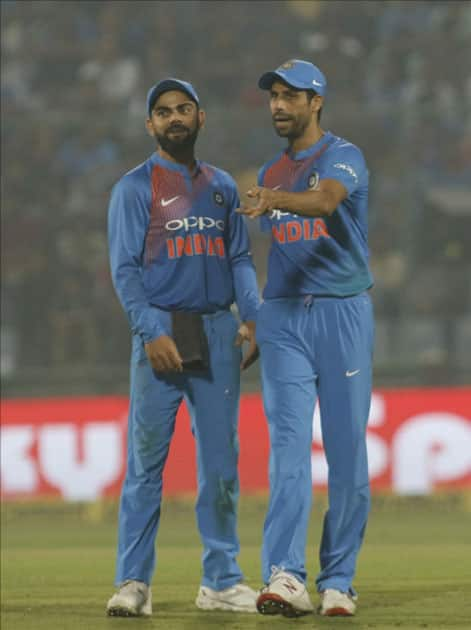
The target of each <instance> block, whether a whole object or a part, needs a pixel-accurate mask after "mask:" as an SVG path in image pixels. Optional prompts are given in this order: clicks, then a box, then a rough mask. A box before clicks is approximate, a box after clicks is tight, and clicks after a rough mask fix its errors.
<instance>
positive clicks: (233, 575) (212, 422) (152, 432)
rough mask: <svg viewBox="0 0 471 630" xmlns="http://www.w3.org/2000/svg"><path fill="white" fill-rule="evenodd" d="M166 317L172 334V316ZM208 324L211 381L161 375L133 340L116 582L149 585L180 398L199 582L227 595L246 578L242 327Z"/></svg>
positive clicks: (216, 319) (218, 316) (228, 320)
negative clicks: (189, 447) (192, 456)
mask: <svg viewBox="0 0 471 630" xmlns="http://www.w3.org/2000/svg"><path fill="white" fill-rule="evenodd" d="M168 319H169V321H168V326H169V330H170V315H168ZM203 319H204V327H205V331H206V334H207V337H208V342H209V349H210V370H209V373H208V375H206V376H196V375H194V374H192V375H190V374H165V375H163V374H157V373H156V372H155V371H153V370H152V368H151V366H150V363H149V361H148V359H147V356H146V353H145V350H144V346H143V342H142V340H141V338H140V337H139V336H138V335H134V337H133V347H132V356H131V401H130V412H129V423H128V447H127V448H128V462H127V472H126V478H125V481H124V485H123V489H122V494H121V502H120V512H119V539H118V555H117V569H116V584H120V583H121V582H123V581H124V580H127V579H134V580H140V581H142V582H145V583H146V584H150V583H151V581H152V575H153V572H154V568H155V563H156V553H155V539H156V535H157V530H158V526H159V520H160V505H161V499H162V472H163V470H164V466H165V462H166V459H167V455H168V451H169V446H170V442H171V439H172V435H173V432H174V428H175V417H176V414H177V410H178V408H179V406H180V404H181V402H182V400H183V398H185V400H186V402H187V405H188V408H189V410H190V415H191V429H192V432H193V435H194V437H195V441H196V450H197V467H198V497H197V502H196V516H197V522H198V528H199V532H200V536H201V540H202V543H203V546H204V553H203V578H202V584H203V585H205V586H209V587H210V588H212V589H214V590H223V589H225V588H228V587H230V586H232V585H234V584H236V583H237V582H240V581H241V580H242V573H241V571H240V568H239V566H238V564H237V561H236V556H237V555H238V553H239V540H238V536H237V528H236V518H237V502H238V497H239V480H238V472H237V470H238V469H237V464H238V453H239V444H238V432H237V425H238V412H239V393H240V361H241V351H240V348H236V347H234V341H235V337H236V334H237V329H238V324H237V322H236V320H235V318H234V316H233V315H232V313H231V312H229V311H219V312H218V313H215V314H214V315H204V316H203Z"/></svg>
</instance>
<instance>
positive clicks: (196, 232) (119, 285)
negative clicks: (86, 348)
mask: <svg viewBox="0 0 471 630" xmlns="http://www.w3.org/2000/svg"><path fill="white" fill-rule="evenodd" d="M238 207H239V197H238V194H237V188H236V185H235V182H234V180H233V179H232V178H231V177H230V175H228V173H226V172H225V171H222V170H220V169H217V168H215V167H214V166H211V165H209V164H206V163H204V162H199V161H198V162H197V164H196V168H195V170H194V171H193V172H191V173H190V171H189V170H188V168H187V167H186V166H182V165H180V164H176V163H174V162H170V161H168V160H165V159H164V158H163V157H161V156H160V155H159V154H158V153H154V154H153V155H152V156H151V157H150V158H149V159H148V160H146V162H144V163H143V164H141V165H140V166H138V167H136V168H135V169H134V170H132V171H130V172H129V173H127V174H126V175H124V176H123V177H122V178H121V179H120V180H119V181H118V183H117V184H116V185H115V186H114V188H113V191H112V194H111V200H110V205H109V215H108V218H109V221H108V235H109V246H110V263H111V274H112V278H113V284H114V286H115V289H116V292H117V294H118V297H119V299H120V301H121V303H122V305H123V307H124V309H125V311H126V313H127V315H128V318H129V321H130V323H131V327H132V330H133V332H137V333H139V334H140V335H141V336H142V337H143V339H144V341H146V342H147V341H150V340H151V339H154V338H155V337H158V336H159V335H161V334H168V331H165V330H164V329H163V326H162V318H161V314H159V309H162V310H164V311H170V310H186V311H193V312H199V313H213V312H215V311H217V310H220V309H226V308H229V307H230V305H231V304H232V303H233V302H234V301H235V302H236V303H237V306H238V308H239V312H240V315H241V318H242V320H244V321H245V320H253V319H255V317H256V311H257V308H258V290H257V284H256V277H255V269H254V266H253V263H252V260H251V255H250V245H249V237H248V233H247V228H246V225H245V223H244V219H243V217H242V216H241V215H239V214H238V213H236V212H235V210H236V208H238ZM155 307H158V308H155Z"/></svg>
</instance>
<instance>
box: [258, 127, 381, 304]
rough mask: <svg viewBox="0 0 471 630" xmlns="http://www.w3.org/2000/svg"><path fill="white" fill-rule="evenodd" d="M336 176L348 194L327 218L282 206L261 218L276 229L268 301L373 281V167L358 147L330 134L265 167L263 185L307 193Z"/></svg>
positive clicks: (343, 291)
mask: <svg viewBox="0 0 471 630" xmlns="http://www.w3.org/2000/svg"><path fill="white" fill-rule="evenodd" d="M321 179H335V180H338V181H339V182H341V183H342V184H343V185H344V186H345V188H346V189H347V191H348V196H347V198H346V199H345V200H344V201H343V202H342V203H341V204H340V205H339V206H338V208H337V209H336V210H335V212H334V213H333V214H332V215H331V216H329V217H326V218H308V217H304V216H298V215H296V214H293V213H289V212H283V211H282V210H272V211H271V212H270V213H267V214H265V215H263V216H262V217H261V226H262V229H264V230H271V233H272V245H271V249H270V255H269V261H268V279H267V284H266V287H265V290H264V293H263V297H264V298H265V299H270V298H277V297H290V296H299V295H307V294H312V295H317V296H333V297H335V296H338V297H345V296H349V295H355V294H357V293H360V292H361V291H364V290H365V289H368V288H370V287H371V286H372V284H373V279H372V276H371V273H370V270H369V267H368V257H369V254H368V246H367V234H368V222H367V211H368V170H367V167H366V163H365V160H364V158H363V155H362V152H361V151H360V149H359V148H358V147H356V146H355V145H353V144H351V143H350V142H347V141H346V140H344V139H343V138H339V137H337V136H335V135H333V134H332V133H330V132H327V133H325V134H324V135H323V136H322V137H321V138H320V139H319V141H318V142H316V143H315V144H314V145H312V146H311V147H309V149H306V150H305V151H301V152H299V153H296V154H291V153H289V152H288V151H283V152H281V153H280V154H278V155H277V156H276V157H275V158H274V159H272V160H270V161H269V162H267V163H266V164H265V165H264V166H263V167H262V168H261V170H260V173H259V179H258V182H259V185H260V186H264V187H266V188H272V189H274V190H277V189H282V190H286V191H291V192H302V191H305V190H309V189H311V190H313V189H315V188H316V186H317V184H318V182H319V180H321Z"/></svg>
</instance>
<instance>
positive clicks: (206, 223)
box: [165, 216, 225, 232]
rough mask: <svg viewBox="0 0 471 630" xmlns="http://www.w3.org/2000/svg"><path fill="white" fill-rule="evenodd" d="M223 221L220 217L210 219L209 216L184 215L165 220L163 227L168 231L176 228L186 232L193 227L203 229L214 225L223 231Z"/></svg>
mask: <svg viewBox="0 0 471 630" xmlns="http://www.w3.org/2000/svg"><path fill="white" fill-rule="evenodd" d="M224 226H225V223H224V221H223V220H222V219H212V218H211V217H193V216H192V217H185V218H184V219H172V220H171V221H167V223H166V224H165V228H166V229H167V230H169V231H170V232H173V231H176V230H185V232H188V231H189V230H191V229H193V228H195V229H197V230H200V231H203V230H205V229H208V228H213V227H215V228H216V229H217V230H220V231H221V232H222V231H224Z"/></svg>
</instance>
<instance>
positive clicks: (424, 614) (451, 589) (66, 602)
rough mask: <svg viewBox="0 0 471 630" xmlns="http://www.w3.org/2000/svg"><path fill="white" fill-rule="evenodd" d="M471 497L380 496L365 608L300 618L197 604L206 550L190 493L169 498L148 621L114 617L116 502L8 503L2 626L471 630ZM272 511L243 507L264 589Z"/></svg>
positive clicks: (366, 558) (248, 560)
mask: <svg viewBox="0 0 471 630" xmlns="http://www.w3.org/2000/svg"><path fill="white" fill-rule="evenodd" d="M469 503H470V498H469V496H468V497H466V496H463V495H460V496H455V497H441V498H438V499H434V500H405V499H403V500H396V499H393V498H390V499H387V500H384V499H376V501H375V505H374V509H373V512H372V516H371V520H370V524H369V528H368V532H367V536H366V542H365V545H364V548H363V551H362V554H361V556H360V561H359V567H358V575H357V580H356V582H355V585H356V587H357V589H358V591H359V593H360V600H359V608H358V614H357V616H356V617H354V618H348V619H347V618H336V619H328V618H321V617H319V616H317V615H309V616H306V617H302V618H299V619H296V620H289V619H285V618H283V617H263V616H261V615H258V614H253V615H249V614H231V613H225V612H211V613H206V612H202V611H199V610H197V609H196V607H195V606H194V599H195V596H196V592H197V588H198V584H199V580H200V556H201V548H200V544H199V540H198V536H197V534H196V526H195V520H194V516H193V506H192V501H191V500H187V501H183V500H180V501H175V500H173V501H171V500H168V501H166V502H165V504H164V506H163V514H162V522H161V529H160V533H159V539H158V543H159V545H158V567H157V571H156V575H155V579H154V582H153V593H154V597H153V599H154V615H153V616H152V618H150V619H142V618H141V619H125V618H107V617H106V616H105V612H104V611H105V604H106V601H107V599H108V597H109V596H110V595H111V593H112V591H113V586H112V580H113V572H114V558H115V542H116V520H115V519H116V505H115V504H108V503H99V504H93V505H66V504H52V505H44V504H42V505H36V504H28V505H24V504H23V505H21V504H14V505H3V506H2V567H1V568H2V617H1V621H2V629H3V630H32V629H34V630H56V629H57V630H78V629H80V630H115V629H118V630H123V629H126V630H134V629H136V628H139V630H143V629H148V630H150V629H153V628H161V629H165V630H211V629H213V628H214V629H218V630H220V629H226V628H227V629H230V630H263V629H266V630H269V629H271V628H286V627H289V626H291V627H293V626H296V627H298V628H300V627H303V628H323V629H325V630H335V629H337V628H352V629H360V628H377V629H379V630H388V629H393V628H394V629H395V630H397V628H400V629H401V630H406V629H411V630H412V629H413V630H418V629H420V628H428V629H430V630H432V629H434V630H435V629H440V630H445V629H453V628H471V514H470V509H469V507H470V506H469ZM265 507H266V499H265V498H250V499H249V498H244V499H243V500H242V501H241V506H240V538H241V546H242V551H241V555H240V562H241V566H242V568H243V570H244V572H245V574H246V579H247V582H248V583H249V584H250V585H251V586H253V587H255V588H259V587H260V560H259V549H260V542H261V529H262V523H263V517H264V514H265ZM324 508H325V505H324V500H323V499H320V500H319V501H318V502H317V504H316V506H315V508H314V510H313V514H312V519H311V530H310V535H309V555H308V559H307V566H308V571H309V574H310V582H309V584H310V590H311V594H312V596H313V599H314V601H317V596H316V594H315V590H314V587H313V581H314V577H315V574H316V571H317V544H318V540H319V535H320V525H321V518H322V510H323V509H324Z"/></svg>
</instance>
